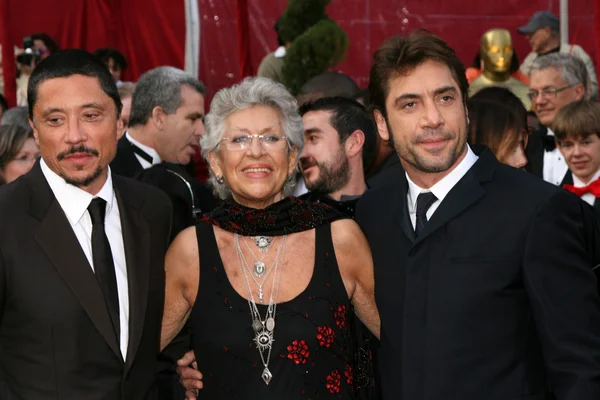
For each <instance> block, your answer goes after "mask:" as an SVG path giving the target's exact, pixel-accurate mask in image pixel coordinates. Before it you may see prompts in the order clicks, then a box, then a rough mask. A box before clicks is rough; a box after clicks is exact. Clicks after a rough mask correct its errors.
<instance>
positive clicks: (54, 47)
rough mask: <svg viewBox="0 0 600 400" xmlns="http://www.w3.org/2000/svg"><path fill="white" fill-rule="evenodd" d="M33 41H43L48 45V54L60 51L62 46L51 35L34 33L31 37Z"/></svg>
mask: <svg viewBox="0 0 600 400" xmlns="http://www.w3.org/2000/svg"><path fill="white" fill-rule="evenodd" d="M31 40H41V41H42V42H44V44H45V45H46V48H47V49H48V52H49V53H50V54H54V53H57V52H59V51H60V46H59V45H58V43H56V40H54V39H53V38H52V37H51V36H50V35H48V34H47V33H44V32H39V33H34V34H33V35H31Z"/></svg>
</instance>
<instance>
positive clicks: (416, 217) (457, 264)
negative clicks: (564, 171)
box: [356, 31, 600, 400]
mask: <svg viewBox="0 0 600 400" xmlns="http://www.w3.org/2000/svg"><path fill="white" fill-rule="evenodd" d="M369 90H370V93H371V105H372V106H374V107H375V111H374V117H375V121H376V124H377V129H378V131H379V134H380V135H381V136H382V138H383V139H385V140H389V139H392V141H393V143H394V147H395V149H396V152H397V153H398V156H399V158H400V162H401V163H402V166H403V167H404V169H405V173H402V174H398V175H397V176H396V177H395V179H394V180H393V182H395V185H394V186H393V190H390V189H389V188H377V189H374V190H369V191H368V192H367V193H366V194H365V195H364V196H363V198H362V199H361V201H360V203H359V205H358V209H357V213H356V219H357V221H358V222H359V224H360V225H361V227H362V229H363V231H364V232H365V234H366V237H367V239H368V241H369V244H370V246H371V251H372V254H373V261H374V265H375V296H376V299H377V306H378V309H379V313H380V316H381V349H380V352H379V354H380V363H379V368H378V371H379V372H380V376H379V383H380V385H381V391H382V394H383V399H384V400H388V399H390V400H391V399H394V400H395V399H402V400H442V399H444V400H445V399H448V398H451V399H461V400H481V399H523V400H547V399H550V398H553V399H556V400H595V399H598V398H600V336H599V335H598V332H600V297H599V296H598V292H597V288H596V279H595V277H594V273H593V271H592V267H593V266H594V265H595V264H594V261H595V260H593V257H592V256H591V255H590V253H588V248H587V239H588V238H589V236H588V235H589V232H588V231H587V230H586V228H587V227H588V226H587V224H586V222H585V221H584V215H587V214H588V213H587V212H586V211H585V210H584V207H588V205H587V204H584V203H583V202H581V201H580V200H579V199H578V198H577V197H576V196H573V195H572V194H570V193H567V192H566V191H564V190H562V189H561V188H558V187H556V186H553V185H550V184H548V183H546V182H544V181H542V180H541V179H538V178H536V177H534V176H532V175H531V174H527V173H525V172H523V171H520V170H517V169H515V168H512V167H509V166H506V165H503V164H501V163H499V162H498V160H496V158H495V157H494V155H493V153H492V152H491V151H490V150H489V149H487V148H479V147H475V146H473V148H471V147H470V146H469V145H467V143H466V139H467V125H468V118H467V109H466V101H467V92H468V83H467V80H466V76H465V69H464V66H463V64H462V63H461V62H460V60H459V59H458V57H457V56H456V54H455V52H454V50H453V49H451V48H450V47H449V46H448V45H447V44H446V43H445V42H444V41H442V40H441V39H439V38H438V37H436V36H434V35H431V34H429V33H427V32H423V31H420V32H415V33H413V34H411V35H409V36H407V37H393V38H390V39H388V40H386V41H385V42H384V43H383V44H382V45H381V46H380V48H379V49H378V50H377V51H376V52H375V55H374V62H373V66H372V68H371V73H370V84H369Z"/></svg>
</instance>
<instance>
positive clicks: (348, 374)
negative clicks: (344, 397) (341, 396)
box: [344, 365, 354, 385]
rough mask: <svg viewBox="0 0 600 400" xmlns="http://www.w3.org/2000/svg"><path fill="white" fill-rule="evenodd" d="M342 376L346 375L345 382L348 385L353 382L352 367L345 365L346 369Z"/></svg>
mask: <svg viewBox="0 0 600 400" xmlns="http://www.w3.org/2000/svg"><path fill="white" fill-rule="evenodd" d="M344 376H345V377H346V383H347V384H348V385H352V383H353V382H354V374H353V373H352V367H351V366H349V365H346V370H345V371H344Z"/></svg>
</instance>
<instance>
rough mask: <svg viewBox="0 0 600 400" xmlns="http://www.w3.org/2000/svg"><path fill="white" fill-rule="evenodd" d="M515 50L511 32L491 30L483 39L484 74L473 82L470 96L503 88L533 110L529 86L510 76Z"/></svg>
mask: <svg viewBox="0 0 600 400" xmlns="http://www.w3.org/2000/svg"><path fill="white" fill-rule="evenodd" d="M513 54H514V50H513V46H512V38H511V36H510V32H509V31H507V30H506V29H490V30H489V31H487V32H486V33H484V34H483V36H482V37H481V47H480V48H479V55H480V57H481V60H482V61H483V73H482V74H481V75H480V76H479V77H478V78H477V79H475V80H474V81H473V82H471V85H470V89H469V95H471V96H472V95H474V94H475V93H477V92H478V91H479V90H481V89H483V88H485V87H489V86H502V87H506V88H507V89H509V90H510V91H511V92H513V93H514V94H515V95H516V96H517V97H518V98H519V99H521V101H522V102H523V105H524V106H525V108H526V109H528V110H530V109H531V100H530V99H529V97H527V93H528V92H529V86H527V85H526V84H524V83H523V82H521V81H520V80H518V79H515V78H513V77H512V76H511V74H510V65H511V62H512V58H513Z"/></svg>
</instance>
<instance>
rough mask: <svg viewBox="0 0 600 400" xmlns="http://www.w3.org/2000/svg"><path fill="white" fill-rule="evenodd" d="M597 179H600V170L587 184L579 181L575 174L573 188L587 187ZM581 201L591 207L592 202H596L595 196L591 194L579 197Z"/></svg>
mask: <svg viewBox="0 0 600 400" xmlns="http://www.w3.org/2000/svg"><path fill="white" fill-rule="evenodd" d="M597 179H600V170H598V171H596V174H595V175H594V176H593V177H592V179H590V182H589V183H587V184H585V183H583V182H582V181H581V179H579V178H578V177H576V176H575V174H573V186H575V187H584V186H587V185H589V184H590V183H592V182H594V181H595V180H597ZM581 200H583V201H585V202H586V203H588V204H589V205H590V206H593V205H594V202H595V201H596V196H594V195H593V194H591V193H586V194H584V195H583V196H581Z"/></svg>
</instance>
